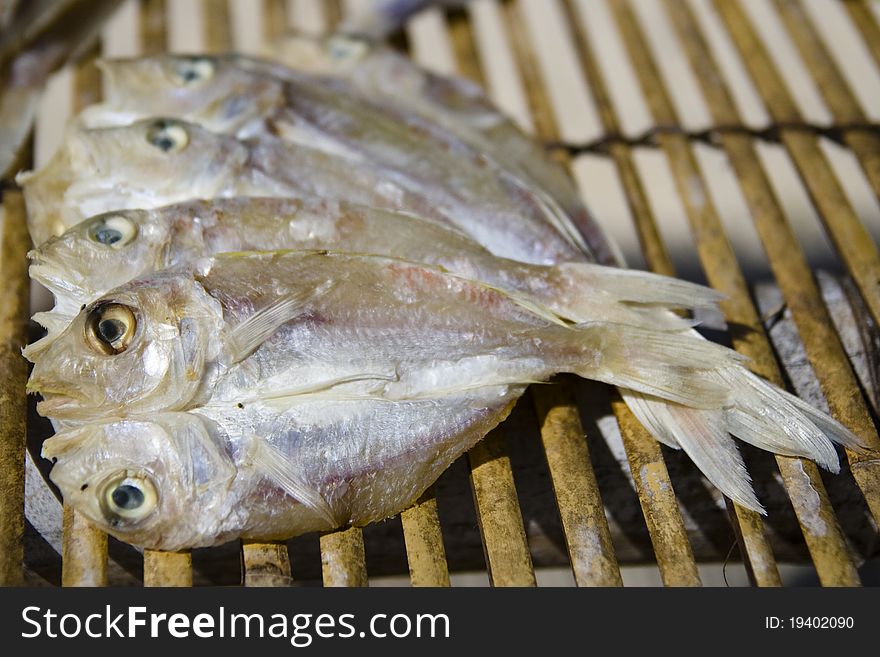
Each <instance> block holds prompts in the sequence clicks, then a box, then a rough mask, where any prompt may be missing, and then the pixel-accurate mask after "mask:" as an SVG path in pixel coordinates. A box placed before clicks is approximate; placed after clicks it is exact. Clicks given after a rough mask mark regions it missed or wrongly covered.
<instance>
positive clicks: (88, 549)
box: [61, 48, 107, 586]
mask: <svg viewBox="0 0 880 657" xmlns="http://www.w3.org/2000/svg"><path fill="white" fill-rule="evenodd" d="M97 56H98V52H97V48H96V49H95V51H93V52H91V53H89V55H88V56H87V57H85V58H84V59H83V60H82V61H81V62H78V63H77V64H76V65H75V66H74V68H73V88H72V90H71V93H72V98H71V112H73V113H77V112H79V111H80V110H81V109H82V108H84V107H85V106H87V105H90V104H92V103H95V102H98V101H99V100H100V96H101V80H100V72H99V71H98V69H97V67H96V66H95V59H96V57H97ZM61 585H62V586H107V534H105V533H104V532H102V531H101V530H99V529H98V528H96V527H95V526H94V525H92V523H90V522H89V521H88V520H87V519H86V518H85V517H84V516H82V515H81V514H80V513H79V512H77V511H75V510H74V508H73V507H72V506H70V505H69V504H67V503H64V504H63V506H62V524H61Z"/></svg>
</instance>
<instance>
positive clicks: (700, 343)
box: [570, 323, 742, 408]
mask: <svg viewBox="0 0 880 657" xmlns="http://www.w3.org/2000/svg"><path fill="white" fill-rule="evenodd" d="M570 333H571V335H572V338H571V339H572V340H580V342H581V345H580V354H579V356H580V360H579V362H578V363H577V364H576V365H575V366H574V369H573V371H574V372H575V373H577V374H579V375H580V376H583V377H585V378H588V379H594V380H597V381H603V382H605V383H611V384H613V385H617V386H620V387H622V388H629V389H631V390H637V391H639V392H643V393H645V394H648V395H652V396H655V397H660V398H662V399H666V400H669V401H674V402H678V403H680V404H684V405H686V406H692V407H695V408H719V407H721V406H723V405H724V404H725V403H726V402H727V396H728V388H727V386H725V385H724V382H721V381H719V380H718V379H717V377H715V376H714V375H713V372H714V371H715V370H717V369H723V368H725V367H730V366H732V365H735V364H737V363H738V362H740V361H741V360H742V357H741V356H740V355H739V354H737V353H736V352H735V351H732V350H730V349H727V348H726V347H722V346H720V345H717V344H714V343H712V342H709V341H708V340H703V339H700V338H699V337H698V336H697V334H696V333H692V332H687V333H671V332H663V331H656V330H650V329H643V328H638V327H634V326H627V325H625V324H611V323H594V324H579V325H578V326H577V327H575V328H574V329H573V330H570Z"/></svg>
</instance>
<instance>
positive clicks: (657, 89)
mask: <svg viewBox="0 0 880 657" xmlns="http://www.w3.org/2000/svg"><path fill="white" fill-rule="evenodd" d="M722 4H724V5H725V6H727V7H730V6H731V5H733V4H734V3H722ZM611 8H612V13H613V14H614V18H615V22H616V24H617V26H618V27H619V29H620V31H621V35H622V37H623V40H624V43H625V44H626V48H627V52H628V53H629V56H630V59H631V60H632V62H633V65H634V67H635V71H636V74H637V76H638V79H639V83H640V85H641V86H642V90H643V92H644V94H645V97H646V98H647V100H648V105H649V108H650V110H651V113H652V115H653V118H654V120H655V121H656V122H657V123H659V124H661V125H671V124H674V123H675V124H677V123H679V121H678V117H677V116H676V112H675V110H674V108H673V106H672V102H671V100H670V98H669V96H668V93H667V91H666V89H665V88H664V86H663V83H662V81H661V78H660V74H659V71H658V70H657V68H656V64H655V62H654V60H653V59H652V58H651V57H650V56H649V55H648V52H649V51H648V50H647V46H646V41H645V39H644V36H643V35H642V32H641V28H639V26H638V24H637V22H636V19H635V17H634V16H633V14H632V11H631V9H630V8H629V6H628V4H627V3H626V2H625V1H624V0H612V1H611ZM658 142H659V143H660V146H661V147H662V148H663V150H664V152H665V153H666V156H667V159H668V160H669V163H670V165H671V167H672V173H673V176H674V178H675V182H676V190H677V192H678V194H679V196H680V198H681V199H682V201H683V203H684V207H685V212H686V214H687V218H688V221H689V223H690V225H691V232H692V233H693V236H694V240H695V242H696V247H697V252H698V255H699V258H700V262H701V263H702V265H703V269H704V271H705V272H706V277H707V278H708V280H709V283H710V284H711V285H712V287H714V288H715V289H717V290H719V291H720V292H723V293H724V294H725V295H727V299H725V300H724V301H722V302H721V304H720V306H721V309H722V311H723V312H724V315H725V318H726V319H727V322H728V324H730V325H733V326H737V327H744V328H745V329H746V332H745V333H743V332H740V331H736V332H735V333H734V334H733V335H732V336H731V337H732V340H733V346H734V348H735V349H736V350H737V351H740V352H741V353H743V354H745V355H746V356H748V357H749V358H750V360H751V363H750V364H751V367H752V369H753V371H755V372H756V373H757V374H759V375H761V376H763V377H764V378H767V379H769V380H770V381H771V382H773V383H775V384H776V385H784V382H783V379H782V374H781V372H780V371H779V368H778V366H777V364H776V361H775V358H774V356H773V350H772V347H771V346H770V342H769V340H768V339H767V336H766V334H765V332H764V329H763V326H762V324H761V321H760V317H759V315H758V312H757V310H756V309H755V307H754V304H753V303H752V300H751V295H750V293H749V290H748V287H747V286H746V283H745V278H744V277H743V275H742V271H741V270H740V268H739V264H738V263H737V261H736V256H735V254H734V252H733V248H732V247H731V246H730V242H729V241H728V240H727V236H726V235H725V233H724V229H723V227H722V226H721V222H720V219H719V218H718V214H717V212H716V210H715V208H714V206H713V204H712V201H711V199H710V195H709V190H708V187H707V185H706V182H705V180H704V178H703V175H702V173H701V172H700V169H699V167H698V165H697V162H696V158H695V156H694V153H693V150H692V149H691V145H690V143H689V142H688V140H687V139H686V138H685V137H684V136H683V135H680V134H672V133H666V134H660V135H658ZM776 460H777V464H778V466H779V470H780V473H781V474H782V479H783V483H784V485H785V487H786V490H787V491H788V492H789V495H790V497H791V499H792V503H793V505H794V508H795V512H796V514H797V517H798V521H799V523H800V525H801V530H802V532H803V534H804V538H805V539H806V542H807V547H808V549H809V550H810V554H811V555H812V557H813V561H814V563H815V565H816V570H817V572H818V574H819V578H820V580H821V581H822V582H823V583H824V584H826V585H830V584H839V585H857V584H858V583H859V579H858V575H857V573H856V570H855V565H854V563H853V561H852V557H851V556H850V554H849V551H848V549H847V546H846V542H845V540H844V537H843V533H842V532H841V530H840V527H839V525H838V524H837V520H836V518H835V516H834V510H833V509H832V507H831V503H830V501H829V499H828V495H827V493H826V492H825V487H824V485H823V483H822V480H821V478H820V477H819V471H818V468H817V467H816V465H815V464H813V463H811V462H809V461H802V460H798V459H792V458H788V457H781V456H778V457H777V459H776ZM808 487H809V488H808ZM805 500H810V501H811V503H812V506H809V507H807V506H805V505H804V501H805ZM817 515H818V516H819V517H821V519H822V522H821V524H820V523H816V522H815V518H816V516H817Z"/></svg>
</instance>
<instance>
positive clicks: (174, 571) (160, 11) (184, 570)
mask: <svg viewBox="0 0 880 657" xmlns="http://www.w3.org/2000/svg"><path fill="white" fill-rule="evenodd" d="M165 9H166V7H165V2H164V0H141V5H140V20H141V22H140V30H141V49H142V50H143V53H144V55H156V54H161V53H164V52H165V51H166V50H167V48H168V39H167V37H166V21H167V17H166V14H165ZM144 586H192V556H191V555H190V553H189V551H186V552H162V551H158V550H144Z"/></svg>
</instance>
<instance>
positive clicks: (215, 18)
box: [202, 0, 268, 52]
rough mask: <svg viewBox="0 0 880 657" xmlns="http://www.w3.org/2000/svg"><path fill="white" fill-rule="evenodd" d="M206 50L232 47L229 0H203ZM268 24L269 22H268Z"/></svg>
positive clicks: (211, 50)
mask: <svg viewBox="0 0 880 657" xmlns="http://www.w3.org/2000/svg"><path fill="white" fill-rule="evenodd" d="M202 15H203V16H204V41H205V52H226V51H229V50H231V49H232V23H231V22H230V13H229V0H202ZM267 25H268V23H267Z"/></svg>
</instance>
